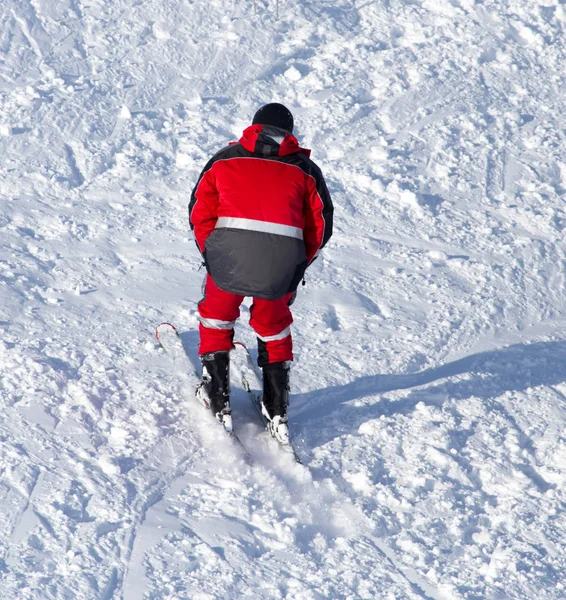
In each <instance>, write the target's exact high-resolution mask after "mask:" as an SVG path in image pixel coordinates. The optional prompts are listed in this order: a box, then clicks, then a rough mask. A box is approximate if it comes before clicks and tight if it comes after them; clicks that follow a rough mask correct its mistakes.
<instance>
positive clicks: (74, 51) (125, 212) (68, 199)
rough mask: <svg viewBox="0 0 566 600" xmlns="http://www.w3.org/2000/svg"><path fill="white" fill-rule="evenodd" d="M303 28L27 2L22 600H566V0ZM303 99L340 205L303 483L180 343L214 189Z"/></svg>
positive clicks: (6, 405) (11, 441)
mask: <svg viewBox="0 0 566 600" xmlns="http://www.w3.org/2000/svg"><path fill="white" fill-rule="evenodd" d="M279 4H280V5H279V12H280V18H279V19H278V20H276V18H275V5H276V3H275V2H274V1H273V0H271V1H270V2H267V0H257V1H256V2H251V1H244V0H234V2H232V3H221V2H218V1H217V0H210V1H209V2H204V1H201V0H192V1H190V2H186V1H185V2H182V1H180V0H171V1H170V2H166V3H163V2H157V1H156V0H142V1H139V2H137V1H136V2H134V1H133V0H117V1H116V2H102V1H101V0H88V1H86V0H57V1H56V2H52V1H51V0H4V2H3V3H2V6H1V7H0V156H2V159H1V160H0V205H1V208H2V211H1V213H0V329H1V331H2V336H1V340H0V369H1V381H0V410H1V415H0V540H1V541H0V590H1V594H0V595H1V597H2V599H3V600H4V599H5V600H39V599H43V598H51V599H64V598H73V599H74V600H75V599H77V600H80V599H89V600H90V599H95V598H96V599H100V600H111V599H113V598H123V599H124V600H138V599H142V598H143V599H146V600H150V599H151V600H158V599H159V600H166V599H167V600H173V599H175V600H177V599H182V598H187V599H188V598H191V599H198V600H205V599H207V600H208V599H213V598H240V597H242V598H293V599H300V600H311V599H312V600H319V599H323V598H324V599H326V598H331V599H344V600H345V599H357V598H362V599H367V598H379V599H382V598H383V599H386V600H394V599H396V600H405V599H413V598H414V599H434V600H437V599H438V600H440V599H442V600H453V599H454V600H455V599H466V600H476V599H480V598H481V599H484V598H485V599H489V600H495V599H498V600H500V599H503V598H505V599H521V600H524V599H525V598H536V599H537V600H539V599H540V600H560V599H563V598H566V589H565V584H564V579H565V573H566V558H565V557H566V544H565V542H564V539H565V537H566V522H565V516H564V515H565V512H564V509H565V502H566V498H565V495H564V494H565V492H564V490H565V483H566V466H565V465H566V438H565V436H564V431H565V425H566V375H565V370H564V365H565V364H566V341H565V339H566V337H565V334H566V314H565V312H566V307H565V304H564V297H565V292H566V289H565V288H566V282H565V276H564V272H565V266H566V260H565V249H566V244H565V242H564V229H565V225H566V213H565V209H564V202H563V199H564V192H565V190H566V162H565V160H564V156H563V154H564V152H563V148H564V147H565V134H564V131H565V126H564V125H565V123H564V114H565V110H564V108H565V107H564V94H563V93H562V90H563V89H564V85H565V72H564V69H563V65H564V64H565V59H566V56H565V55H566V52H565V42H564V39H565V30H566V8H565V5H564V4H563V3H562V2H561V1H560V0H540V1H539V2H537V3H533V2H531V1H530V0H483V1H480V0H450V1H449V2H438V1H436V0H377V1H375V2H367V1H365V0H355V1H353V0H328V1H325V2H318V3H314V2H309V1H306V0H289V1H286V2H283V1H282V0H281V2H280V3H279ZM274 100H277V101H281V102H283V103H285V104H287V105H288V106H289V107H290V108H291V110H292V111H293V113H294V114H295V121H296V124H297V130H298V135H299V138H300V140H301V142H302V143H303V145H304V146H306V147H312V148H313V158H314V160H315V161H316V162H317V163H319V164H320V166H321V167H322V169H323V172H324V173H325V175H326V177H327V180H328V184H329V187H330V190H331V193H332V195H333V199H334V203H335V209H336V214H335V234H334V237H333V238H332V240H331V242H330V243H329V245H328V247H327V248H326V249H325V251H324V253H323V255H322V256H321V258H320V259H319V260H318V261H317V262H316V263H315V265H313V267H312V269H311V270H310V271H309V273H308V275H307V285H306V286H305V287H304V288H301V289H300V290H299V297H298V300H297V302H296V303H295V305H294V316H295V326H294V329H293V331H294V340H295V346H296V349H295V358H296V362H295V366H294V370H293V379H292V386H293V389H292V392H293V396H292V400H291V402H292V404H291V408H290V425H291V427H292V430H293V431H294V433H295V437H296V441H297V446H298V448H299V451H300V453H301V455H302V457H303V459H304V463H305V467H302V466H300V465H295V464H291V462H290V461H289V459H288V457H285V456H280V455H279V454H278V453H277V450H276V449H274V447H273V445H272V443H271V441H270V440H269V439H267V438H266V434H265V433H262V432H261V430H260V427H259V424H258V422H257V420H256V417H255V416H254V412H253V409H252V407H251V406H249V405H248V403H247V399H246V397H245V393H244V392H243V391H242V390H241V389H238V386H237V382H234V390H233V404H234V420H235V425H236V427H237V428H238V431H239V432H240V434H241V438H242V440H243V442H244V444H245V445H246V447H247V448H248V450H249V452H250V454H251V455H252V456H253V461H252V462H251V463H248V462H246V460H245V456H244V455H243V453H242V451H241V450H240V449H239V448H238V447H237V446H235V445H234V444H232V442H231V441H230V440H229V439H227V438H226V439H224V437H223V436H218V435H217V432H216V431H215V429H214V428H213V427H212V426H211V421H210V419H209V415H207V414H206V413H204V411H202V409H201V408H200V407H199V406H198V405H196V404H195V403H194V402H193V400H192V399H191V391H190V388H191V386H192V384H193V382H192V380H191V376H190V374H189V373H188V369H187V366H186V364H184V363H183V359H182V358H178V359H177V360H176V362H175V365H174V368H172V364H171V360H170V357H169V356H167V355H165V354H164V353H163V352H162V351H161V350H160V349H159V348H158V347H157V346H156V344H155V343H154V341H153V340H152V337H151V336H152V335H153V330H154V327H155V325H156V324H157V323H158V322H160V321H163V320H171V321H174V322H175V323H176V324H177V325H178V327H179V328H180V329H181V330H182V331H184V332H185V334H184V338H185V343H187V344H188V345H189V346H190V347H192V348H194V347H195V345H196V341H197V338H196V333H195V332H196V317H195V314H196V306H197V302H198V300H199V298H200V288H201V281H202V277H203V273H202V271H199V259H198V256H197V253H196V250H195V247H194V242H193V240H192V239H190V235H189V233H188V224H187V216H186V205H187V203H188V199H189V194H190V191H191V190H192V187H193V185H194V183H195V180H196V177H197V176H198V173H199V172H200V169H201V168H202V166H203V165H204V163H205V162H206V160H207V159H208V158H209V156H210V155H211V154H213V153H214V152H215V151H216V150H218V149H219V148H221V147H222V146H224V145H225V144H226V143H228V142H229V141H233V140H234V139H237V138H238V136H239V134H240V132H241V130H242V129H243V128H244V127H245V126H246V125H247V124H248V122H249V120H250V118H251V116H252V115H253V112H254V111H255V109H256V108H257V107H258V106H260V105H261V104H262V103H265V102H268V101H274ZM247 306H248V305H246V306H244V307H243V309H242V319H241V323H240V324H239V325H238V328H237V337H238V338H239V339H241V340H242V341H244V342H246V343H247V344H248V345H249V347H250V348H253V345H254V344H255V339H254V336H253V334H252V332H251V331H250V329H249V327H248V325H247V319H248V317H249V314H248V309H247Z"/></svg>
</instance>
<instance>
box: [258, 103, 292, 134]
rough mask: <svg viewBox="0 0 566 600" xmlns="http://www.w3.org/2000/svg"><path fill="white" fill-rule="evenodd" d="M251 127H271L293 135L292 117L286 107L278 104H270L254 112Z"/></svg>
mask: <svg viewBox="0 0 566 600" xmlns="http://www.w3.org/2000/svg"><path fill="white" fill-rule="evenodd" d="M252 125H271V126H272V127H277V128H279V129H283V130H284V131H287V132H289V133H293V125H294V122H293V115H292V114H291V111H290V110H289V109H288V108H287V107H285V106H283V105H282V104H279V103H278V102H272V103H271V104H266V105H265V106H262V107H261V108H260V109H259V110H258V111H257V112H256V114H255V115H254V120H253V121H252Z"/></svg>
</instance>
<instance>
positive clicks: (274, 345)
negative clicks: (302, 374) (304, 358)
mask: <svg viewBox="0 0 566 600" xmlns="http://www.w3.org/2000/svg"><path fill="white" fill-rule="evenodd" d="M265 347H266V349H267V357H268V361H269V362H270V363H276V362H282V361H284V360H293V338H292V337H291V335H290V334H289V335H288V336H287V337H285V338H283V339H282V340H276V341H275V342H267V343H266V344H265Z"/></svg>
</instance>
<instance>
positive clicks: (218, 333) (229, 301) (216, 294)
mask: <svg viewBox="0 0 566 600" xmlns="http://www.w3.org/2000/svg"><path fill="white" fill-rule="evenodd" d="M243 299H244V297H243V296H239V295H238V294H230V293H229V292H225V291H224V290H221V289H220V288H219V287H218V286H217V285H216V284H215V283H214V281H213V280H212V277H211V276H210V275H207V276H206V284H205V288H204V298H203V299H202V300H201V301H200V302H199V305H198V312H199V315H200V316H201V317H203V318H205V319H217V320H219V321H235V320H236V319H237V318H238V317H239V316H240V304H241V303H242V300H243ZM199 332H200V345H199V354H201V355H202V354H207V353H208V352H227V351H228V350H231V349H232V347H233V344H232V339H233V337H234V330H233V329H213V328H211V327H205V326H204V325H202V324H200V325H199Z"/></svg>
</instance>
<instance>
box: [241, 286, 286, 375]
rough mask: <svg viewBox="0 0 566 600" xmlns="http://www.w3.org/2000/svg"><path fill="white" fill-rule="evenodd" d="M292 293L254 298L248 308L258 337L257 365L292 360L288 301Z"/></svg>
mask: <svg viewBox="0 0 566 600" xmlns="http://www.w3.org/2000/svg"><path fill="white" fill-rule="evenodd" d="M292 296H293V294H287V295H286V296H283V298H279V299H278V300H261V299H260V298H254V301H253V304H252V307H251V309H250V315H251V317H250V325H251V326H252V327H253V329H254V331H255V332H256V335H257V338H258V350H259V353H258V359H257V362H258V365H259V366H260V367H262V368H263V367H265V366H266V365H267V364H269V363H279V362H284V361H291V360H293V340H292V338H291V323H292V322H293V316H292V315H291V309H290V308H289V301H290V300H291V297H292Z"/></svg>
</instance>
